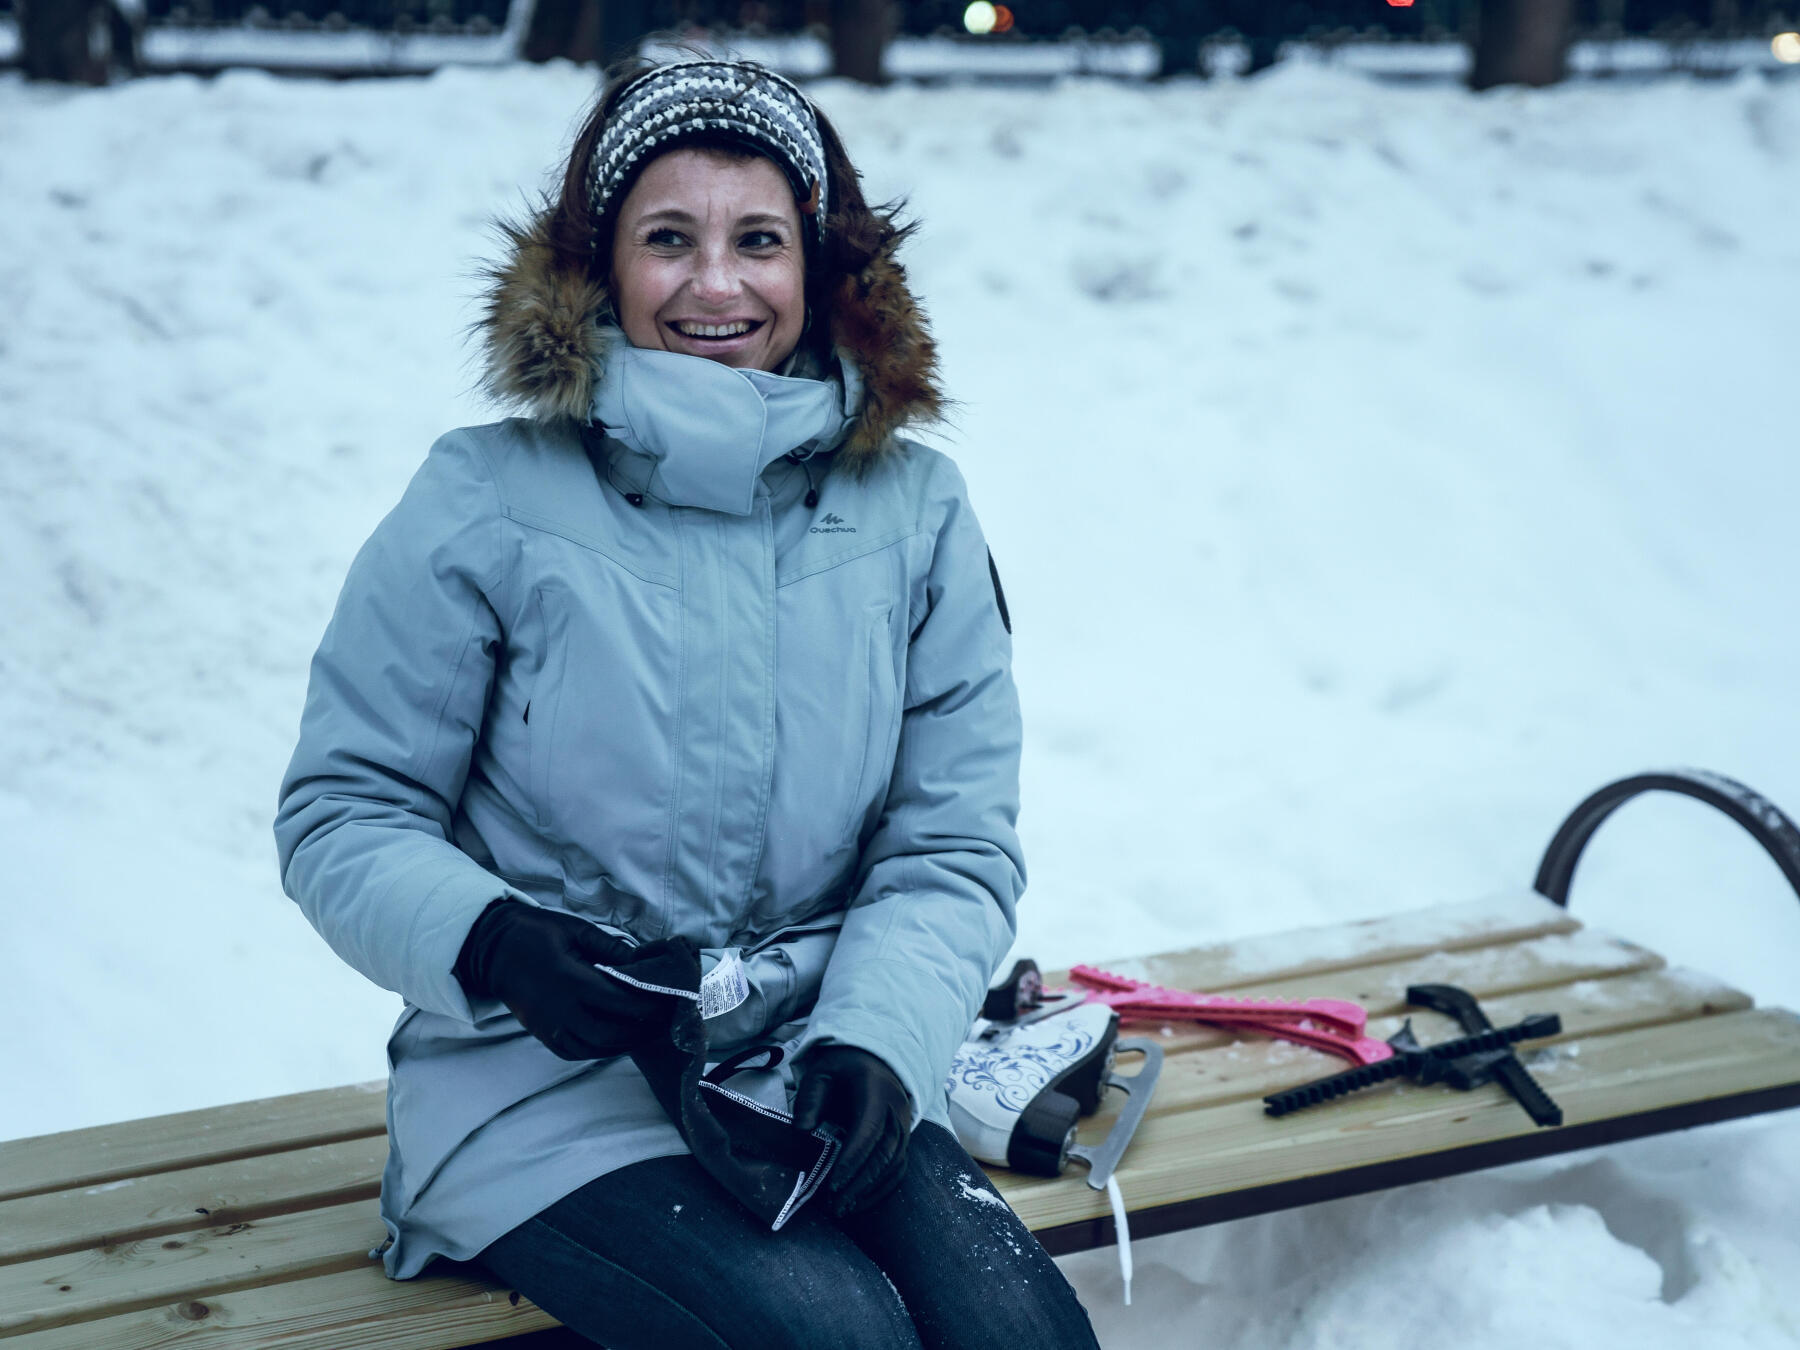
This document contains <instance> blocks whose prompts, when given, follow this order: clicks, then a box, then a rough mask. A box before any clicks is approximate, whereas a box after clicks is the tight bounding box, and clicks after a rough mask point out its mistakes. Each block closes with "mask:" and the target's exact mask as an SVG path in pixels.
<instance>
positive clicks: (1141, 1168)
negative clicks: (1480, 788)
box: [999, 1009, 1800, 1228]
mask: <svg viewBox="0 0 1800 1350" xmlns="http://www.w3.org/2000/svg"><path fill="white" fill-rule="evenodd" d="M1534 1072H1535V1073H1536V1074H1537V1076H1538V1078H1539V1081H1540V1082H1542V1083H1543V1085H1544V1087H1545V1089H1546V1090H1547V1091H1549V1092H1550V1094H1551V1095H1552V1096H1553V1097H1555V1098H1556V1100H1557V1102H1558V1104H1560V1105H1561V1107H1562V1108H1563V1112H1564V1115H1565V1120H1566V1124H1565V1125H1564V1126H1563V1130H1564V1131H1565V1132H1566V1131H1568V1130H1569V1127H1571V1126H1578V1125H1582V1124H1585V1123H1590V1122H1597V1121H1603V1120H1611V1119H1616V1118H1619V1117H1626V1116H1630V1115H1633V1114H1638V1113H1646V1112H1653V1111H1656V1110H1658V1109H1659V1108H1665V1107H1670V1106H1673V1105H1676V1104H1682V1103H1696V1102H1704V1101H1707V1100H1709V1099H1713V1098H1727V1097H1731V1096H1734V1095H1745V1094H1752V1093H1756V1092H1758V1091H1760V1090H1764V1089H1772V1088H1783V1087H1788V1088H1794V1087H1796V1086H1800V1018H1796V1017H1795V1016H1794V1014H1792V1013H1789V1012H1785V1011H1781V1010H1766V1009H1765V1010H1756V1011H1749V1012H1739V1013H1726V1014H1722V1015H1720V1016H1717V1017H1699V1018H1694V1019H1691V1020H1688V1021H1685V1022H1677V1023H1674V1024H1672V1025H1670V1026H1662V1027H1651V1028H1646V1029H1644V1030H1639V1031H1627V1032H1621V1033H1620V1034H1618V1035H1616V1036H1601V1037H1596V1038H1593V1039H1590V1040H1585V1041H1582V1042H1581V1043H1580V1051H1579V1054H1577V1055H1574V1056H1569V1057H1565V1059H1564V1060H1562V1061H1561V1062H1560V1063H1559V1064H1557V1065H1556V1066H1555V1067H1553V1068H1546V1067H1545V1066H1542V1065H1540V1066H1537V1067H1536V1068H1535V1069H1534ZM1556 1133H1557V1131H1554V1130H1541V1131H1540V1130H1538V1129H1537V1128H1536V1127H1535V1126H1533V1125H1532V1124H1531V1122H1530V1120H1529V1119H1528V1118H1527V1117H1526V1116H1525V1115H1524V1113H1523V1112H1521V1111H1520V1109H1519V1107H1518V1104H1517V1103H1516V1102H1514V1101H1513V1100H1512V1098H1511V1097H1509V1096H1507V1095H1506V1093H1505V1091H1504V1090H1502V1089H1501V1088H1500V1087H1499V1086H1498V1085H1496V1084H1489V1085H1488V1086H1486V1087H1483V1088H1477V1089H1476V1090H1475V1091H1473V1092H1456V1091H1454V1090H1450V1089H1445V1088H1442V1087H1440V1086H1429V1087H1424V1086H1419V1085H1416V1084H1413V1083H1407V1082H1396V1083H1390V1084H1384V1085H1382V1086H1380V1087H1377V1088H1372V1089H1369V1090H1367V1091H1365V1092H1359V1093H1352V1094H1351V1095H1349V1096H1347V1097H1342V1098H1339V1099H1338V1100H1337V1101H1334V1102H1332V1103H1330V1104H1329V1105H1327V1106H1322V1107H1316V1108H1311V1109H1308V1110H1304V1111H1297V1112H1295V1113H1294V1114H1293V1115H1291V1116H1285V1117H1283V1118H1282V1119H1280V1120H1271V1119H1270V1118H1269V1117H1267V1116H1265V1115H1264V1114H1263V1110H1262V1104H1261V1103H1260V1102H1258V1101H1255V1100H1247V1101H1235V1102H1228V1103H1225V1104H1223V1105H1220V1106H1216V1107H1212V1108H1207V1109H1201V1110H1194V1111H1177V1112H1171V1113H1166V1114H1161V1115H1152V1116H1150V1117H1149V1118H1148V1119H1147V1120H1146V1121H1145V1122H1144V1125H1143V1127H1142V1129H1141V1130H1140V1131H1139V1135H1138V1140H1137V1142H1136V1143H1134V1145H1133V1146H1132V1149H1131V1151H1130V1152H1128V1153H1127V1154H1126V1155H1125V1160H1124V1162H1123V1163H1122V1164H1121V1165H1120V1167H1119V1171H1118V1177H1119V1184H1120V1185H1121V1186H1122V1187H1123V1188H1124V1192H1125V1194H1126V1195H1127V1196H1128V1197H1130V1202H1131V1205H1132V1208H1133V1210H1134V1211H1135V1210H1138V1209H1140V1208H1154V1207H1157V1206H1165V1205H1174V1204H1178V1203H1180V1202H1183V1201H1194V1200H1201V1199H1205V1198H1207V1197H1211V1196H1219V1195H1226V1194H1229V1193H1233V1192H1243V1191H1247V1190H1255V1189H1257V1188H1260V1187H1268V1186H1274V1185H1277V1184H1279V1183H1286V1182H1294V1181H1303V1180H1305V1179H1308V1178H1314V1177H1320V1176H1325V1175H1328V1174H1331V1173H1335V1172H1340V1171H1344V1170H1346V1169H1353V1168H1357V1167H1363V1166H1369V1165H1373V1164H1384V1163H1396V1162H1398V1163H1402V1164H1404V1163H1405V1162H1406V1161H1407V1160H1414V1159H1423V1158H1426V1157H1427V1156H1428V1155H1432V1154H1437V1153H1442V1152H1446V1151H1450V1150H1455V1149H1462V1148H1470V1147H1473V1146H1476V1145H1482V1144H1487V1143H1491V1142H1494V1141H1496V1140H1502V1139H1505V1138H1507V1137H1509V1136H1520V1135H1523V1136H1526V1137H1528V1138H1532V1139H1533V1140H1534V1142H1544V1143H1549V1142H1550V1139H1549V1136H1552V1135H1554V1134H1556ZM1399 1170H1402V1171H1404V1167H1402V1168H1401V1169H1399ZM1419 1170H1420V1174H1421V1175H1427V1174H1430V1175H1438V1174H1440V1173H1427V1172H1426V1171H1425V1169H1424V1168H1420V1169H1419ZM1003 1175H1004V1179H1003V1180H1001V1181H1000V1183H999V1184H1000V1189H1001V1193H1002V1194H1003V1195H1005V1196H1006V1197H1007V1199H1008V1200H1009V1201H1010V1202H1011V1203H1012V1205H1013V1207H1014V1208H1015V1209H1017V1210H1018V1211H1019V1212H1020V1213H1021V1214H1026V1213H1029V1214H1030V1215H1031V1219H1030V1222H1031V1224H1032V1225H1033V1227H1035V1228H1054V1227H1056V1226H1058V1225H1061V1224H1066V1223H1072V1222H1076V1221H1078V1220H1084V1219H1100V1218H1104V1217H1105V1216H1106V1215H1107V1214H1108V1212H1109V1211H1108V1206H1107V1200H1106V1196H1105V1195H1104V1194H1102V1193H1100V1192H1096V1191H1093V1190H1091V1189H1089V1188H1088V1187H1086V1186H1080V1185H1077V1186H1070V1185H1066V1184H1063V1179H1061V1178H1057V1179H1043V1178H1037V1177H1019V1176H1017V1175H1016V1174H1010V1173H1008V1174H1003ZM1387 1184H1395V1183H1394V1182H1393V1181H1389V1182H1388V1183H1387ZM1201 1221H1204V1220H1201Z"/></svg>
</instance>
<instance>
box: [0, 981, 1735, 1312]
mask: <svg viewBox="0 0 1800 1350" xmlns="http://www.w3.org/2000/svg"><path fill="white" fill-rule="evenodd" d="M1555 992H1556V1006H1557V1010H1558V1011H1560V1012H1561V1013H1562V1014H1563V1016H1564V1019H1565V1024H1566V1027H1567V1031H1566V1034H1565V1037H1564V1038H1563V1039H1564V1040H1568V1039H1571V1038H1573V1037H1575V1036H1579V1035H1587V1036H1591V1035H1593V1034H1596V1033H1599V1032H1605V1031H1617V1030H1622V1029H1630V1028H1637V1027H1643V1026H1647V1025H1653V1024H1657V1023H1665V1022H1669V1021H1673V1020H1677V1019H1680V1018H1684V1017H1692V1016H1700V1015H1703V1014H1707V1013H1714V1012H1718V1011H1720V1010H1722V1009H1735V1008H1742V1007H1745V1006H1747V1004H1748V1000H1747V999H1746V998H1745V997H1744V996H1743V995H1741V994H1738V993H1736V992H1735V991H1733V990H1731V989H1729V988H1727V987H1725V986H1724V985H1721V984H1719V983H1718V982H1716V981H1711V980H1708V979H1706V978H1705V977H1701V976H1694V975H1690V974H1685V973H1674V972H1665V971H1658V972H1644V973H1638V974H1633V975H1628V976H1625V977H1623V978H1620V979H1617V980H1605V981H1591V980H1590V981H1584V982H1582V983H1579V984H1574V985H1571V986H1568V987H1567V988H1564V989H1559V990H1557V991H1555ZM1516 997H1517V998H1518V999H1519V1000H1520V1006H1519V1007H1518V1008H1517V1009H1514V1008H1512V1007H1510V1006H1509V1005H1508V1004H1506V1003H1504V1002H1496V1003H1495V1004H1494V1007H1493V1011H1494V1012H1495V1013H1496V1014H1497V1015H1499V1016H1501V1017H1508V1016H1512V1015H1515V1013H1516V1014H1517V1015H1522V1014H1523V1013H1524V1012H1525V1011H1529V1010H1532V1009H1535V1008H1538V1007H1541V1006H1542V1003H1543V999H1544V993H1543V991H1533V992H1532V993H1530V994H1525V995H1519V996H1516ZM1418 1015H1419V1016H1420V1017H1421V1018H1431V1019H1437V1020H1438V1021H1441V1022H1443V1024H1444V1025H1443V1027H1442V1028H1441V1030H1442V1034H1445V1035H1449V1034H1454V1028H1453V1027H1451V1026H1450V1025H1449V1024H1448V1020H1447V1019H1438V1018H1437V1014H1433V1013H1420V1014H1418ZM1397 1024H1398V1020H1397V1019H1388V1021H1387V1022H1386V1024H1385V1025H1384V1026H1382V1027H1378V1028H1377V1030H1382V1031H1389V1030H1391V1029H1392V1027H1394V1026H1397ZM1428 1034H1431V1035H1432V1036H1433V1038H1434V1039H1435V1033H1428ZM1333 1064H1334V1061H1332V1060H1330V1059H1328V1058H1327V1057H1325V1056H1324V1055H1321V1054H1319V1053H1318V1052H1315V1051H1309V1050H1306V1049H1304V1048H1303V1047H1298V1046H1290V1045H1287V1044H1284V1043H1277V1042H1271V1041H1266V1040H1261V1039H1256V1040H1247V1041H1244V1042H1241V1043H1238V1044H1236V1045H1234V1046H1232V1047H1230V1048H1229V1049H1224V1048H1221V1049H1214V1050H1211V1051H1200V1050H1196V1051H1190V1052H1187V1053H1182V1054H1177V1055H1174V1056H1172V1057H1171V1058H1170V1060H1169V1067H1168V1069H1167V1070H1166V1071H1165V1077H1164V1082H1163V1085H1162V1086H1161V1087H1160V1088H1159V1090H1158V1093H1157V1097H1156V1100H1155V1103H1154V1110H1153V1114H1155V1115H1162V1114H1168V1113H1173V1112H1177V1111H1186V1110H1201V1109H1207V1108H1211V1107H1216V1106H1218V1105H1221V1104H1223V1103H1226V1102H1231V1101H1240V1100H1243V1099H1245V1098H1258V1097H1261V1096H1262V1095H1263V1094H1264V1093H1267V1092H1271V1091H1274V1090H1276V1089H1278V1088H1281V1087H1289V1086H1293V1085H1295V1084H1297V1083H1302V1082H1307V1081H1310V1080H1311V1079H1312V1078H1315V1077H1319V1076H1321V1075H1322V1074H1324V1073H1328V1072H1330V1071H1331V1070H1332V1067H1333ZM1113 1109H1114V1110H1116V1105H1115V1106H1114V1108H1113ZM1110 1117H1111V1112H1108V1113H1105V1114H1103V1115H1102V1117H1100V1118H1098V1120H1097V1123H1096V1122H1090V1123H1089V1124H1088V1125H1087V1126H1086V1127H1085V1129H1084V1134H1086V1135H1088V1136H1093V1135H1095V1134H1097V1133H1099V1132H1102V1131H1103V1130H1104V1129H1105V1128H1107V1127H1108V1126H1110V1123H1111V1120H1110ZM1148 1138H1149V1136H1148V1135H1146V1139H1145V1142H1142V1143H1140V1144H1139V1145H1138V1147H1137V1148H1134V1150H1133V1153H1132V1154H1131V1155H1128V1156H1132V1157H1135V1156H1136V1155H1137V1154H1138V1153H1139V1151H1141V1150H1142V1149H1144V1148H1147V1147H1150V1145H1149V1144H1148ZM358 1146H360V1147H365V1148H366V1147H367V1144H366V1143H359V1144H358V1145H339V1146H334V1147H335V1148H337V1149H341V1150H347V1149H350V1148H352V1147H358ZM309 1152H310V1151H309ZM343 1158H344V1159H346V1160H354V1159H352V1156H351V1155H349V1154H347V1153H346V1154H344V1155H343ZM257 1161H258V1162H269V1161H273V1159H264V1160H257ZM309 1161H310V1159H309ZM360 1162H361V1163H362V1164H363V1165H364V1166H365V1168H369V1169H374V1168H378V1167H379V1163H380V1159H379V1157H378V1156H377V1155H376V1154H375V1153H373V1152H371V1153H369V1154H368V1156H366V1157H363V1158H362V1159H360ZM243 1165H244V1164H235V1165H234V1166H240V1167H241V1166H243ZM178 1175H183V1174H165V1177H161V1178H152V1179H150V1180H149V1181H147V1182H146V1184H150V1182H160V1181H162V1180H165V1179H167V1177H170V1176H178ZM186 1175H189V1176H190V1177H191V1179H192V1181H193V1184H195V1185H201V1184H203V1183H204V1182H205V1181H206V1180H207V1179H208V1178H207V1177H206V1176H205V1175H204V1174H203V1173H202V1174H198V1175H196V1174H186ZM365 1175H367V1174H365ZM365 1184H368V1185H369V1187H370V1189H369V1191H368V1194H369V1196H370V1197H373V1195H374V1188H373V1183H372V1181H370V1182H367V1183H365ZM1002 1184H1003V1185H1004V1184H1007V1183H1004V1182H1003V1183H1002ZM109 1194H118V1192H113V1193H109ZM52 1198H53V1197H34V1200H33V1201H23V1202H17V1203H19V1204H31V1203H33V1202H34V1201H44V1202H46V1207H45V1216H44V1217H45V1219H46V1221H49V1220H52V1219H53V1210H52V1208H51V1207H50V1206H49V1205H48V1203H47V1202H49V1201H50V1200H51V1199H52ZM179 1203H180V1202H179V1201H177V1202H176V1204H177V1205H179ZM65 1213H66V1211H65ZM364 1213H365V1217H364V1218H363V1219H362V1220H361V1221H359V1222H356V1223H351V1224H347V1225H339V1224H330V1225H319V1226H317V1227H314V1228H311V1229H307V1230H304V1231H302V1232H301V1233H300V1234H298V1235H296V1234H295V1233H294V1232H293V1231H290V1230H286V1229H283V1228H282V1227H281V1226H280V1225H273V1226H272V1225H269V1224H263V1225H255V1224H252V1225H251V1226H250V1227H249V1228H247V1229H242V1230H239V1231H237V1232H236V1233H234V1234H230V1237H231V1243H232V1252H233V1255H234V1257H235V1258H236V1260H235V1263H233V1264H231V1265H229V1266H228V1267H227V1268H226V1271H225V1275H224V1278H225V1280H226V1282H227V1283H231V1282H235V1281H236V1280H237V1279H238V1275H239V1272H240V1270H241V1267H242V1264H243V1263H244V1262H248V1263H250V1264H251V1265H252V1266H254V1267H255V1268H257V1269H263V1268H267V1269H269V1270H270V1271H271V1272H281V1271H291V1270H294V1269H301V1270H304V1269H341V1268H343V1267H344V1265H346V1264H353V1263H355V1261H356V1260H357V1259H358V1257H359V1256H360V1254H361V1253H363V1252H366V1251H367V1249H368V1247H369V1245H371V1243H372V1242H373V1241H374V1240H376V1238H377V1237H378V1235H379V1225H378V1223H377V1221H376V1220H375V1217H374V1206H373V1203H372V1202H371V1203H370V1204H369V1205H368V1206H367V1207H366V1210H365V1211H364ZM1024 1217H1025V1218H1026V1221H1027V1223H1030V1224H1032V1225H1033V1226H1040V1224H1041V1221H1040V1220H1039V1219H1038V1217H1037V1216H1036V1215H1034V1214H1032V1213H1026V1214H1025V1216H1024ZM190 1226H192V1225H190ZM219 1227H220V1226H219V1225H217V1224H213V1225H211V1226H210V1228H209V1229H208V1231H207V1232H202V1233H198V1234H196V1241H197V1242H202V1243H203V1242H204V1241H205V1240H206V1239H207V1236H208V1233H209V1232H210V1233H217V1231H218V1229H219ZM268 1241H273V1243H274V1244H275V1245H276V1247H277V1248H278V1249H279V1250H278V1251H277V1252H275V1253H274V1254H271V1255H267V1256H265V1255H263V1254H262V1252H261V1249H262V1247H263V1246H264V1244H265V1242H268ZM309 1243H317V1244H318V1245H316V1246H310V1247H309V1246H307V1245H306V1244H309ZM127 1249H129V1250H127ZM144 1251H148V1252H149V1253H150V1256H149V1260H150V1261H152V1262H153V1263H154V1262H155V1261H156V1257H157V1254H158V1253H159V1252H160V1248H158V1247H156V1245H155V1244H149V1246H148V1247H145V1246H143V1245H142V1244H128V1243H118V1244H115V1253H114V1255H115V1256H117V1257H119V1258H120V1259H123V1260H126V1261H130V1262H133V1263H136V1262H140V1261H142V1260H144V1259H145V1258H144V1257H143V1256H142V1254H141V1253H143V1252H144ZM188 1259H189V1258H188V1257H186V1256H183V1257H178V1258H176V1262H177V1263H182V1262H186V1261H187V1260H188ZM37 1269H40V1270H42V1271H43V1272H44V1274H43V1275H42V1277H41V1279H42V1280H43V1281H48V1280H50V1279H51V1278H55V1279H57V1280H58V1281H59V1283H60V1282H70V1283H72V1281H71V1280H69V1279H68V1278H67V1275H66V1268H65V1267H62V1266H57V1265H55V1264H54V1263H52V1264H50V1265H41V1264H39V1265H37ZM170 1278H172V1279H174V1280H176V1281H177V1282H178V1284H179V1288H178V1289H177V1290H176V1292H185V1293H189V1294H192V1295H194V1296H204V1293H205V1291H207V1290H216V1289H218V1288H220V1287H222V1286H221V1285H220V1284H219V1283H218V1281H217V1277H216V1276H215V1275H212V1274H209V1273H207V1272H204V1271H194V1270H193V1269H192V1268H191V1267H185V1266H184V1267H182V1268H181V1270H180V1272H179V1273H178V1274H177V1275H175V1276H172V1277H170ZM170 1287H173V1286H169V1285H167V1284H158V1283H156V1282H155V1280H150V1281H146V1279H145V1277H144V1276H143V1275H142V1273H141V1272H139V1273H136V1274H134V1275H133V1276H132V1278H131V1279H130V1280H129V1281H128V1282H127V1283H126V1286H125V1287H124V1289H123V1290H122V1291H120V1290H110V1291H109V1289H108V1288H107V1287H105V1286H104V1285H101V1286H96V1285H95V1284H93V1283H91V1282H90V1283H87V1284H84V1285H81V1286H79V1287H77V1288H74V1289H71V1290H70V1291H69V1294H70V1295H71V1297H79V1298H80V1299H81V1300H82V1304H81V1307H82V1309H83V1312H82V1313H81V1314H80V1315H86V1316H94V1315H103V1314H105V1313H106V1312H108V1311H112V1310H116V1306H109V1305H108V1304H107V1303H106V1302H103V1300H107V1299H109V1298H111V1297H116V1296H123V1297H127V1298H130V1299H135V1300H141V1299H143V1298H144V1297H146V1290H147V1289H150V1288H170ZM7 1293H8V1291H7V1289H6V1287H5V1286H4V1285H3V1284H0V1298H4V1297H5V1296H6V1294H7ZM60 1301H61V1300H52V1302H53V1303H55V1302H60ZM0 1325H4V1323H0Z"/></svg>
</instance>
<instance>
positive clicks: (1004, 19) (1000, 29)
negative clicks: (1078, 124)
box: [994, 0, 1412, 33]
mask: <svg viewBox="0 0 1800 1350" xmlns="http://www.w3.org/2000/svg"><path fill="white" fill-rule="evenodd" d="M1390 3H1391V0H1390ZM1406 3H1407V4H1409V5H1410V4H1411V3H1412V0H1406ZM1012 26H1013V12H1012V11H1011V10H1010V9H1008V8H1007V7H1006V6H1005V5H995V6H994V31H995V32H996V33H1004V32H1006V31H1007V30H1009V29H1010V28H1011V27H1012Z"/></svg>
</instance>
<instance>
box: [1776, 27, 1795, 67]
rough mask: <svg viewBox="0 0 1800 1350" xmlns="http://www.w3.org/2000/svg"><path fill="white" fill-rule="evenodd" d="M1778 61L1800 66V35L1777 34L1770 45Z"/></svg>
mask: <svg viewBox="0 0 1800 1350" xmlns="http://www.w3.org/2000/svg"><path fill="white" fill-rule="evenodd" d="M1769 50H1770V51H1772V52H1774V53H1775V59H1776V60H1777V61H1785V62H1787V63H1788V64H1789V65H1790V66H1791V65H1795V64H1800V33H1777V34H1776V35H1775V37H1774V38H1773V39H1772V40H1771V41H1770V43H1769Z"/></svg>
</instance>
